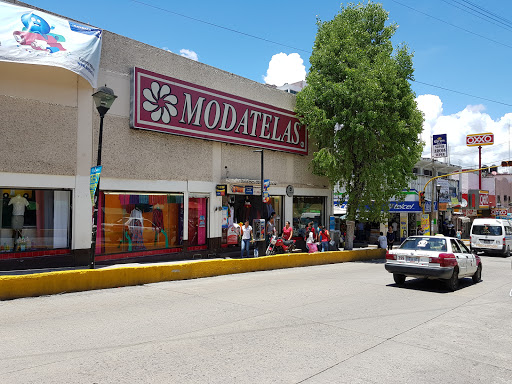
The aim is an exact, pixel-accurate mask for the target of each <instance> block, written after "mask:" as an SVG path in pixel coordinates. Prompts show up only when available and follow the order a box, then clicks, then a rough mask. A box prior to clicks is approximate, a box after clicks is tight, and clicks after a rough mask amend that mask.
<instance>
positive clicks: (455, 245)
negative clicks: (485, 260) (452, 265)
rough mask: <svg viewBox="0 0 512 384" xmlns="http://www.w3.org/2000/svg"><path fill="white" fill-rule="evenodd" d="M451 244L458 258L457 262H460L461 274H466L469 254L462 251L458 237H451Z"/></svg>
mask: <svg viewBox="0 0 512 384" xmlns="http://www.w3.org/2000/svg"><path fill="white" fill-rule="evenodd" d="M450 244H451V246H452V252H453V254H454V255H455V257H456V258H457V264H459V276H465V275H466V274H467V271H468V267H467V262H468V255H467V254H465V253H463V252H462V250H461V249H460V247H459V244H458V243H457V240H456V239H450Z"/></svg>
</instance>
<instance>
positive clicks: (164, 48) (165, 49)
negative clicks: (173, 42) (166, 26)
mask: <svg viewBox="0 0 512 384" xmlns="http://www.w3.org/2000/svg"><path fill="white" fill-rule="evenodd" d="M162 49H163V50H164V51H167V52H171V53H172V51H171V50H170V49H169V48H167V47H162Z"/></svg>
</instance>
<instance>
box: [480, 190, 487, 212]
mask: <svg viewBox="0 0 512 384" xmlns="http://www.w3.org/2000/svg"><path fill="white" fill-rule="evenodd" d="M478 208H480V209H482V208H489V193H488V192H485V191H480V206H479V207H478Z"/></svg>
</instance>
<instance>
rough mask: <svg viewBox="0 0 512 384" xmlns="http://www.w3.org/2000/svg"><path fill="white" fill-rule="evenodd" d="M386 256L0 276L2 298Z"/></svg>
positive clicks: (308, 256) (362, 252)
mask: <svg viewBox="0 0 512 384" xmlns="http://www.w3.org/2000/svg"><path fill="white" fill-rule="evenodd" d="M384 257H385V251H384V250H383V249H369V248H364V249H356V250H352V251H331V252H317V253H292V254H282V255H273V256H261V257H256V258H245V259H231V258H226V259H220V258H217V259H207V260H186V261H173V262H164V263H151V264H142V263H133V264H117V265H109V266H98V268H97V269H83V268H62V269H51V270H44V271H42V270H27V271H10V272H8V274H4V275H3V276H0V300H6V299H15V298H21V297H30V296H41V295H52V294H58V293H65V292H79V291H87V290H94V289H106V288H117V287H123V286H132V285H142V284H149V283H157V282H161V281H173V280H187V279H196V278H202V277H212V276H221V275H229V274H235V273H246V272H255V271H268V270H273V269H281V268H294V267H305V266H312V265H321V264H332V263H342V262H349V261H359V260H373V259H382V258H384Z"/></svg>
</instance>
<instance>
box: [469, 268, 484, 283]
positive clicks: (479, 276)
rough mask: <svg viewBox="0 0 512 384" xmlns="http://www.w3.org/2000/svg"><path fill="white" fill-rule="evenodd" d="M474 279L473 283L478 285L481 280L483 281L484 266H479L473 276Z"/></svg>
mask: <svg viewBox="0 0 512 384" xmlns="http://www.w3.org/2000/svg"><path fill="white" fill-rule="evenodd" d="M471 278H472V279H473V283H475V284H476V283H478V282H480V280H482V264H478V268H477V269H476V272H475V274H474V275H473V276H471Z"/></svg>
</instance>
